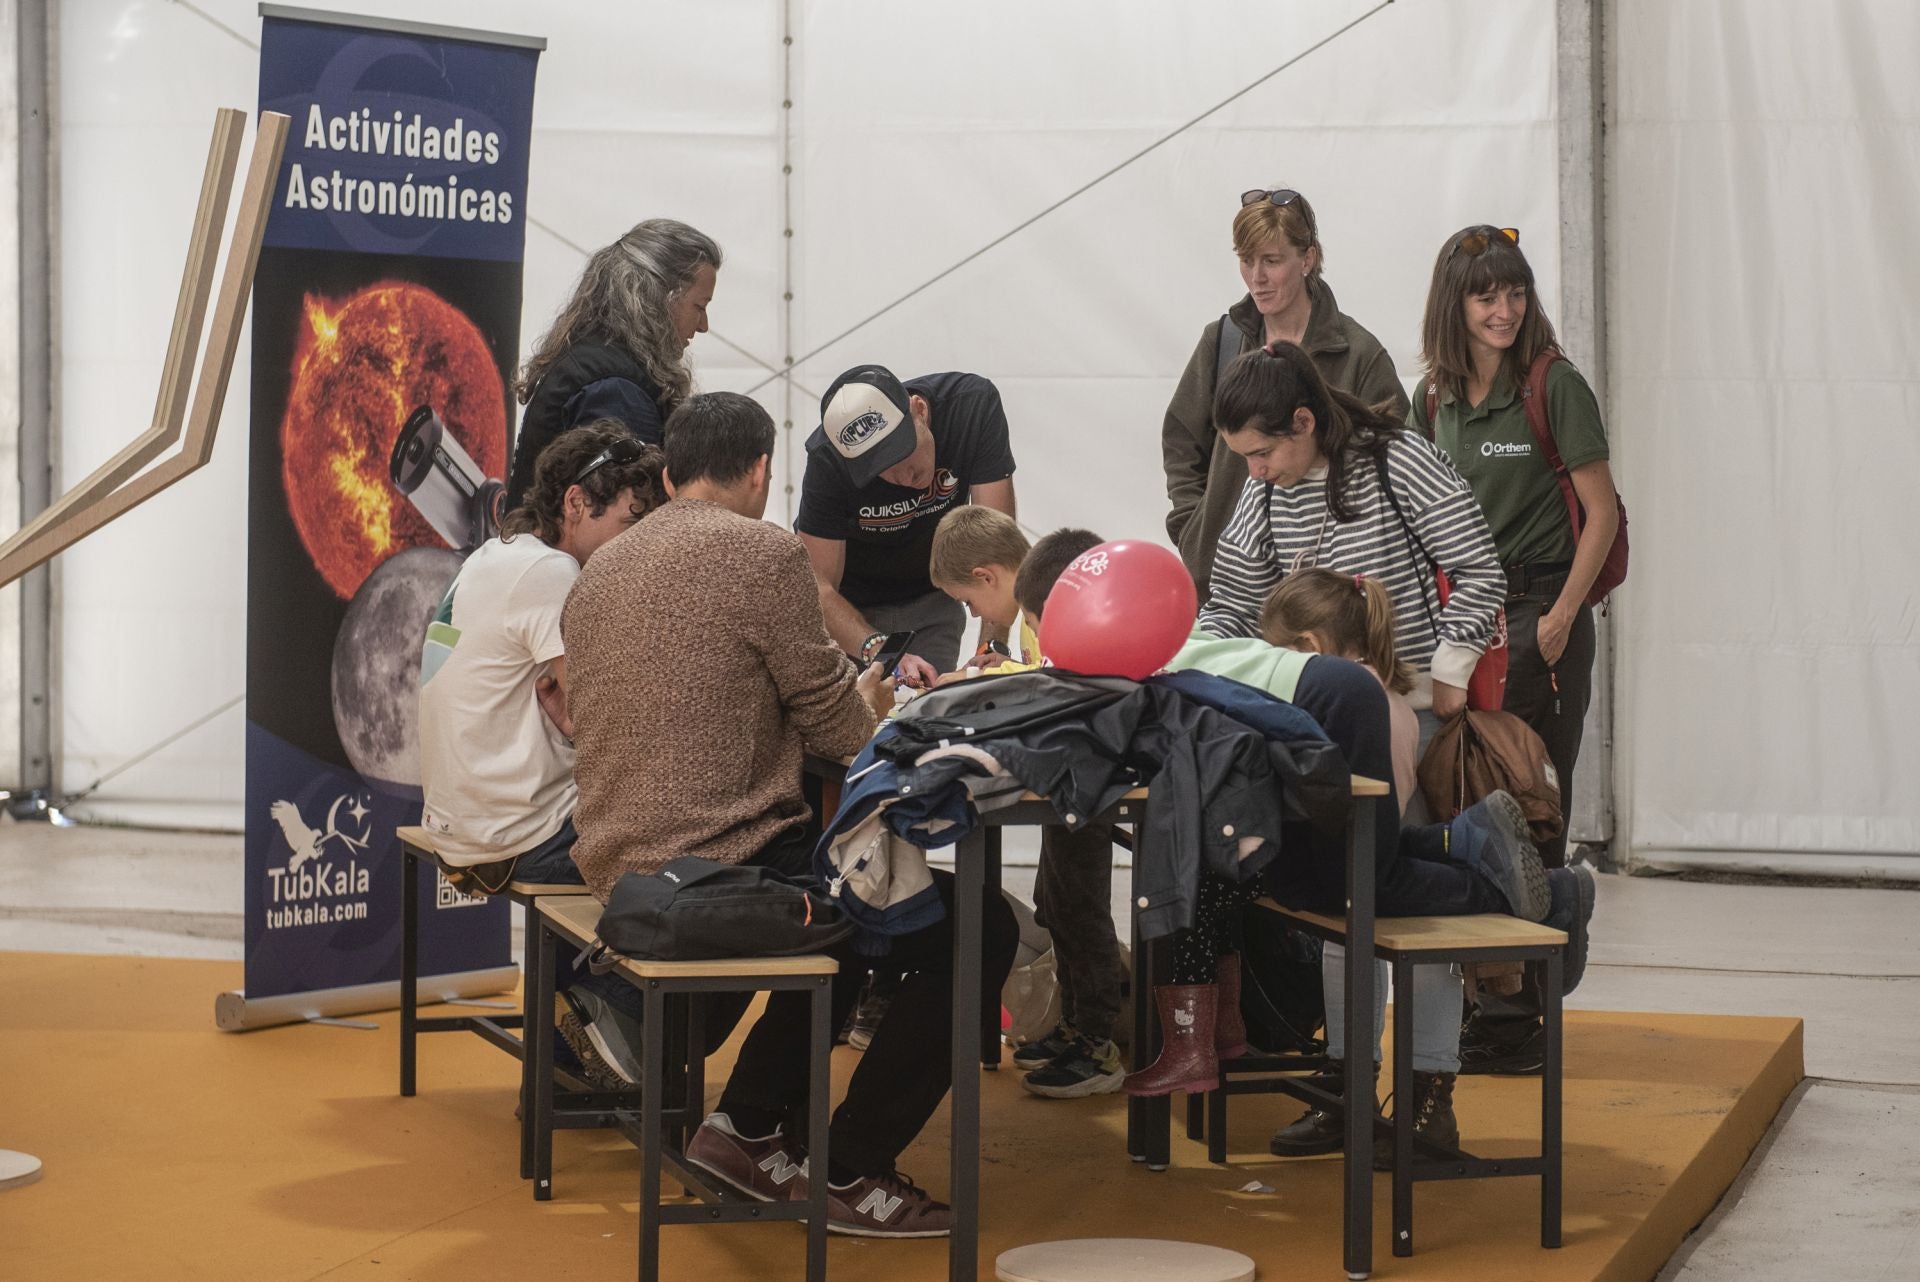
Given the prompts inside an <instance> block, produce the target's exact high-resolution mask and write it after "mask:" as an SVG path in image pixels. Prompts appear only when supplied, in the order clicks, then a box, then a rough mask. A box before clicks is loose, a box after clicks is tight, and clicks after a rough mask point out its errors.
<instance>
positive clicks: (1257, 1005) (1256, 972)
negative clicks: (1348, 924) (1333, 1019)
mask: <svg viewBox="0 0 1920 1282" xmlns="http://www.w3.org/2000/svg"><path fill="white" fill-rule="evenodd" d="M1240 924H1241V930H1240V935H1241V939H1240V1014H1241V1017H1242V1018H1243V1019H1244V1020H1245V1021H1246V1025H1247V1040H1248V1041H1249V1042H1252V1043H1253V1045H1254V1047H1255V1048H1256V1049H1258V1050H1261V1051H1265V1052H1266V1053H1268V1054H1270V1055H1279V1054H1285V1053H1288V1052H1299V1053H1303V1054H1318V1053H1320V1052H1321V1051H1323V1050H1325V1049H1326V1043H1325V1042H1323V1041H1321V1039H1320V1038H1318V1037H1316V1036H1314V1034H1315V1033H1317V1032H1318V1031H1319V1030H1320V1027H1321V1025H1323V1024H1325V1023H1326V1021H1327V1003H1326V996H1325V994H1324V993H1323V992H1322V990H1321V988H1320V941H1319V940H1318V939H1315V938H1314V937H1313V936H1312V935H1309V934H1306V933H1305V932H1304V931H1298V930H1294V929H1293V928H1292V927H1290V926H1288V925H1287V922H1286V919H1285V918H1284V917H1282V916H1281V915H1280V914H1279V913H1276V912H1270V911H1268V910H1267V909H1264V908H1257V907H1254V906H1252V905H1248V906H1247V907H1246V908H1243V909H1242V910H1241V919H1240Z"/></svg>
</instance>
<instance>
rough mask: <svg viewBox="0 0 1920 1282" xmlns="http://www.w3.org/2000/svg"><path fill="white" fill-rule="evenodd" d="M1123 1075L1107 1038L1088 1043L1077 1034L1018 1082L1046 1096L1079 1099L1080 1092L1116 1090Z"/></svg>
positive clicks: (1117, 1053) (1115, 1048)
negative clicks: (1046, 1062) (1049, 1061)
mask: <svg viewBox="0 0 1920 1282" xmlns="http://www.w3.org/2000/svg"><path fill="white" fill-rule="evenodd" d="M1014 1062H1015V1063H1018V1062H1019V1061H1018V1060H1016V1061H1014ZM1126 1076H1127V1068H1126V1065H1125V1064H1122V1063H1121V1062H1120V1048H1119V1047H1118V1046H1115V1045H1114V1044H1113V1042H1112V1040H1111V1039H1109V1040H1107V1041H1102V1042H1092V1041H1089V1040H1088V1039H1086V1038H1084V1037H1077V1038H1075V1039H1074V1041H1073V1044H1072V1045H1071V1046H1069V1047H1068V1048H1067V1049H1066V1050H1065V1051H1064V1052H1062V1053H1061V1054H1059V1055H1057V1056H1055V1057H1054V1059H1053V1061H1052V1062H1051V1063H1048V1064H1044V1065H1042V1066H1041V1067H1039V1068H1036V1069H1034V1070H1033V1071H1032V1072H1031V1073H1028V1074H1027V1075H1026V1076H1025V1077H1023V1078H1021V1079H1020V1084H1021V1085H1022V1086H1024V1087H1026V1088H1027V1090H1028V1091H1030V1092H1032V1093H1033V1094H1035V1095H1039V1096H1042V1097H1044V1098H1046V1099H1079V1098H1080V1097H1081V1096H1083V1095H1110V1094H1112V1093H1113V1092H1114V1091H1117V1090H1119V1089H1120V1083H1121V1082H1122V1081H1124V1080H1125V1079H1126Z"/></svg>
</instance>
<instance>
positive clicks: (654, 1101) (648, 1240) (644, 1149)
mask: <svg viewBox="0 0 1920 1282" xmlns="http://www.w3.org/2000/svg"><path fill="white" fill-rule="evenodd" d="M641 991H642V992H643V993H644V994H645V997H646V1007H645V1013H644V1014H643V1015H642V1017H641V1018H642V1021H643V1023H644V1026H645V1027H646V1028H648V1029H655V1030H663V1029H665V1028H666V1026H667V1024H666V1001H665V998H664V995H663V994H662V993H661V991H660V986H659V984H658V983H649V984H647V985H646V987H645V988H644V989H642V990H641ZM673 1046H674V1044H673V1043H672V1042H670V1041H668V1040H667V1039H666V1038H665V1037H661V1038H657V1039H655V1038H648V1039H647V1045H646V1053H645V1055H644V1056H643V1058H644V1060H645V1065H644V1067H643V1069H642V1071H641V1074H640V1282H658V1279H659V1277H660V1140H661V1132H662V1127H661V1122H660V1111H661V1109H662V1108H664V1107H665V1102H664V1101H663V1100H662V1099H661V1098H660V1097H661V1094H662V1093H663V1092H664V1091H665V1089H666V1082H665V1080H664V1079H665V1073H664V1072H663V1071H662V1070H663V1069H664V1068H665V1063H666V1058H667V1056H669V1055H671V1054H673V1053H674V1050H673Z"/></svg>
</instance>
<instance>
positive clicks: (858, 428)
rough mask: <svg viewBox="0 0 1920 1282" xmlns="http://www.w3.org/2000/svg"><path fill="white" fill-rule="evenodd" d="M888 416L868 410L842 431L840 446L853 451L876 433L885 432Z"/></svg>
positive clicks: (877, 411)
mask: <svg viewBox="0 0 1920 1282" xmlns="http://www.w3.org/2000/svg"><path fill="white" fill-rule="evenodd" d="M886 426H887V416H886V415H885V414H882V413H881V412H880V411H879V410H868V411H867V412H866V413H864V414H862V415H860V416H859V417H858V418H856V419H854V420H853V421H852V422H850V423H848V424H847V425H846V426H845V427H843V428H841V429H840V444H841V445H842V446H844V447H845V448H847V449H852V448H853V447H854V446H856V445H858V444H859V443H860V442H862V441H864V440H866V439H867V438H868V437H869V436H872V435H873V434H874V433H875V432H879V431H883V430H885V428H886Z"/></svg>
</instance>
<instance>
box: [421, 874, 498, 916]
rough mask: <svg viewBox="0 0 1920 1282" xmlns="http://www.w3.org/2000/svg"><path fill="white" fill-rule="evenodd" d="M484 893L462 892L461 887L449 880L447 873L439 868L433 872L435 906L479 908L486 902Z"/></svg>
mask: <svg viewBox="0 0 1920 1282" xmlns="http://www.w3.org/2000/svg"><path fill="white" fill-rule="evenodd" d="M486 902H487V900H486V896H484V895H468V894H463V893H461V891H460V889H459V887H457V886H455V885H454V884H453V883H452V882H450V881H448V880H447V874H445V873H444V872H441V871H440V870H439V869H437V868H436V869H434V872H433V906H434V907H435V908H478V907H479V906H480V905H481V904H484V903H486Z"/></svg>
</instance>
